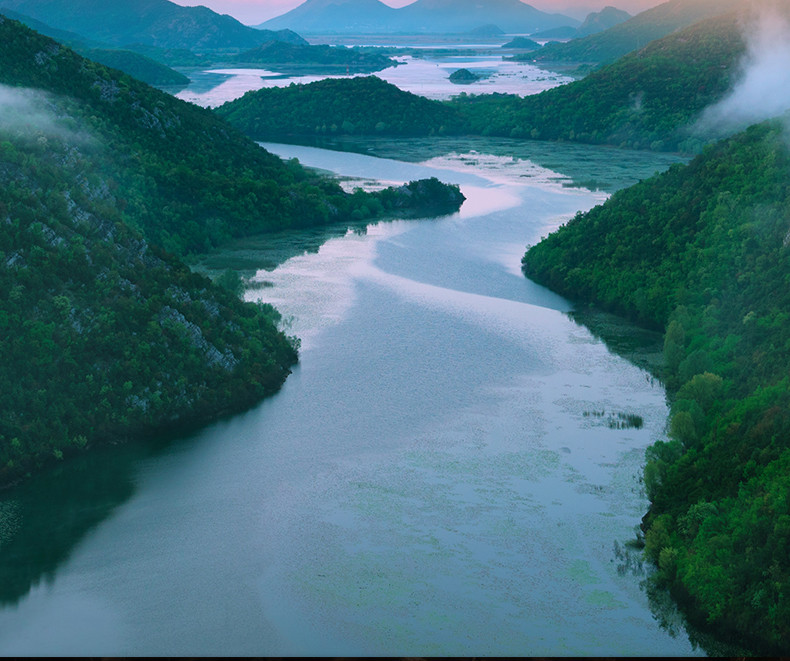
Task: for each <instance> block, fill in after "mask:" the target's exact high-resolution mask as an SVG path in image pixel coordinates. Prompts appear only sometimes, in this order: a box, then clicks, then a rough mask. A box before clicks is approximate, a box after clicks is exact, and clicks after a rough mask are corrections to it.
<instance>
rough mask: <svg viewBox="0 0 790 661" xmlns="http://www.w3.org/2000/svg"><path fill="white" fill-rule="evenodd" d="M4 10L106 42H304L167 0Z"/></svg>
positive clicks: (97, 0)
mask: <svg viewBox="0 0 790 661" xmlns="http://www.w3.org/2000/svg"><path fill="white" fill-rule="evenodd" d="M4 8H5V9H11V10H13V11H17V12H20V13H22V14H25V15H26V16H29V17H31V18H33V19H36V20H38V21H42V22H44V23H46V24H47V25H53V26H57V28H58V29H59V30H65V31H69V32H76V33H77V34H79V35H82V36H83V37H85V38H86V39H89V40H94V41H100V42H102V43H104V44H109V45H111V46H125V45H127V44H132V43H138V44H145V45H149V46H158V47H160V48H186V49H189V50H195V51H198V52H205V51H210V50H239V49H247V48H254V47H255V46H259V45H260V44H262V43H264V42H266V41H286V42H290V43H307V42H305V41H304V40H303V39H302V38H301V37H299V35H296V34H294V33H292V32H286V33H272V32H264V33H262V32H261V31H260V30H255V29H254V28H251V27H248V26H246V25H242V24H241V23H239V21H237V20H236V19H235V18H232V17H231V16H227V15H224V14H223V15H220V14H217V13H216V12H213V11H211V10H210V9H207V8H206V7H182V6H181V5H177V4H175V3H173V2H169V0H112V1H111V2H108V1H107V0H0V9H4Z"/></svg>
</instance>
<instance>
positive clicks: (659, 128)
mask: <svg viewBox="0 0 790 661" xmlns="http://www.w3.org/2000/svg"><path fill="white" fill-rule="evenodd" d="M739 20H740V19H739V16H738V15H737V14H735V13H730V14H726V15H724V16H719V17H717V18H713V19H708V20H705V21H702V22H700V23H698V24H695V25H693V26H691V27H689V28H686V29H685V30H682V31H680V32H677V33H675V34H672V35H670V36H668V37H665V38H663V39H660V40H658V41H655V42H653V43H652V44H650V45H649V46H648V47H646V48H644V49H642V50H640V51H638V52H636V53H633V54H631V55H627V56H625V57H623V58H622V59H620V60H618V61H617V62H615V63H614V64H611V65H608V66H606V67H604V68H602V69H600V70H598V71H595V72H593V73H591V74H589V75H588V76H587V77H585V78H584V79H582V80H578V81H575V82H572V83H569V84H567V85H562V86H560V87H555V88H553V89H549V90H546V91H545V92H542V93H541V94H536V95H532V96H527V97H524V98H522V97H519V96H516V95H506V94H483V95H467V94H463V93H462V94H460V95H459V96H457V97H455V98H454V99H452V100H451V101H446V102H440V101H431V100H428V99H425V98H423V97H419V96H417V95H414V94H411V93H409V92H404V91H402V90H400V89H398V88H397V87H395V86H394V85H390V84H388V83H385V82H384V81H381V80H379V79H377V78H375V77H367V78H354V79H343V80H323V81H318V82H315V83H310V84H307V85H295V84H294V85H291V86H289V87H285V88H278V89H263V90H258V91H255V92H248V93H247V94H246V95H245V96H244V97H242V98H240V99H237V100H235V101H231V102H229V103H227V104H225V105H224V106H222V107H221V108H218V109H217V112H218V113H219V114H220V115H222V116H224V117H225V118H227V120H228V121H229V122H230V123H231V124H233V125H235V126H236V127H238V128H239V129H240V130H242V131H244V132H245V133H247V134H248V135H250V136H252V137H254V138H256V139H262V140H271V139H280V140H287V139H292V138H294V137H299V136H323V135H335V134H357V135H389V136H420V135H460V134H465V135H483V136H497V137H510V138H519V139H523V138H525V139H540V140H566V141H572V142H583V143H592V144H607V145H614V146H619V147H629V148H635V149H652V150H655V151H685V152H688V153H695V152H698V151H699V150H700V149H701V147H702V145H703V144H704V143H705V141H706V139H707V136H705V135H703V134H699V133H695V132H692V131H691V130H690V129H691V126H692V125H693V124H694V122H695V120H696V119H697V118H698V117H699V115H700V113H701V112H702V111H703V110H704V109H705V108H706V107H708V106H709V105H711V104H713V103H715V102H717V101H719V100H720V99H722V98H723V97H724V95H725V94H726V93H727V91H728V90H729V89H731V88H732V85H733V83H734V82H735V79H736V76H737V73H738V70H739V69H738V63H739V62H740V60H741V58H742V56H743V54H744V52H745V48H746V47H745V44H744V41H743V37H742V34H741V28H740V23H739Z"/></svg>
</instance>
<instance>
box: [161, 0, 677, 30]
mask: <svg viewBox="0 0 790 661" xmlns="http://www.w3.org/2000/svg"><path fill="white" fill-rule="evenodd" d="M173 1H174V2H175V3H176V4H179V5H185V6H190V7H192V6H195V5H204V6H206V7H209V8H210V9H213V10H214V11H216V12H219V13H220V14H230V15H231V16H233V17H235V18H237V19H238V20H240V21H241V22H242V23H246V24H247V25H257V24H258V23H263V21H267V20H269V19H270V18H274V17H275V16H279V15H280V14H284V13H285V12H287V11H290V10H291V9H293V8H294V7H298V6H299V5H300V4H302V2H303V1H304V0H173ZM382 1H383V2H384V3H385V4H387V5H389V6H390V7H403V6H404V5H408V4H411V3H412V2H414V0H382ZM663 1H664V0H534V1H531V2H528V3H527V4H530V5H532V6H533V7H536V8H537V9H540V10H541V11H548V12H559V13H563V14H567V15H568V16H574V17H576V18H583V17H584V16H585V15H586V14H587V13H588V12H591V11H598V10H600V9H602V8H603V7H605V6H607V5H612V6H614V7H617V8H618V9H625V10H626V11H628V12H630V13H632V14H637V13H639V12H640V11H644V10H645V9H649V8H650V7H654V6H655V5H657V4H660V3H661V2H663Z"/></svg>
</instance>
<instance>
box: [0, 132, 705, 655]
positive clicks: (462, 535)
mask: <svg viewBox="0 0 790 661" xmlns="http://www.w3.org/2000/svg"><path fill="white" fill-rule="evenodd" d="M269 147H270V148H271V149H272V150H274V151H276V152H278V153H281V154H282V155H283V156H286V157H292V156H297V157H298V158H300V160H302V161H303V162H305V163H307V164H310V165H314V166H316V167H321V168H324V169H332V170H335V171H337V172H339V173H342V174H344V175H347V176H349V177H351V178H356V181H355V180H351V181H349V183H348V185H349V186H353V185H355V184H357V183H359V184H365V183H366V182H367V183H369V182H370V181H375V180H388V181H405V180H408V179H411V178H415V177H416V176H430V175H433V174H438V175H440V176H441V178H442V179H444V180H446V181H455V182H458V183H460V184H461V185H462V187H463V191H464V192H465V194H466V195H467V197H468V201H467V203H466V204H465V205H464V207H463V209H462V210H461V212H460V213H458V214H455V215H453V216H448V217H444V218H439V219H425V220H409V221H404V220H400V221H395V222H382V223H378V224H375V225H372V226H370V227H368V228H367V230H366V231H356V232H351V231H349V232H347V233H342V232H341V233H339V234H337V235H336V236H335V237H334V238H330V239H329V240H327V241H326V242H325V243H323V244H322V245H320V248H319V247H317V244H321V240H319V241H316V239H315V236H312V237H308V236H307V235H305V239H304V248H303V249H301V248H300V245H301V244H300V239H299V237H298V236H297V235H283V236H280V237H275V238H272V239H266V240H260V241H258V242H254V245H253V242H250V244H249V245H247V246H236V248H235V251H234V250H228V251H226V252H225V253H224V254H221V255H216V256H215V266H216V267H217V268H222V261H223V259H225V260H227V261H228V262H232V261H233V260H237V259H239V258H240V256H241V257H242V258H243V259H244V261H245V264H246V265H247V269H248V270H247V272H248V273H249V274H251V275H252V279H253V283H252V285H253V287H252V288H251V289H250V290H249V291H248V293H247V298H249V299H259V298H260V299H263V300H266V301H270V302H273V303H275V304H276V305H277V306H278V307H279V308H280V309H281V311H282V312H283V314H284V315H285V316H286V318H287V321H288V332H289V333H294V334H297V335H298V336H300V337H301V338H302V340H303V345H302V347H303V350H302V354H301V363H300V366H299V367H298V368H297V369H296V370H295V372H294V374H293V375H292V376H291V377H290V378H289V379H288V381H287V382H286V384H285V386H284V388H283V389H282V391H281V392H280V393H279V394H278V395H276V396H275V397H273V398H271V399H269V400H267V401H265V402H264V403H262V404H261V405H260V406H258V407H257V408H255V409H254V410H251V411H250V412H248V413H246V414H244V415H240V416H237V417H234V418H232V419H230V420H226V421H223V422H220V423H218V424H215V425H213V426H211V427H209V428H207V429H205V430H203V431H201V432H199V433H196V434H193V435H191V436H189V437H186V438H181V439H177V440H175V441H171V442H167V443H165V442H156V440H154V441H152V442H151V443H150V444H136V445H132V446H126V447H121V448H111V449H109V450H107V451H105V452H99V453H96V454H94V455H91V456H90V457H89V458H86V459H84V460H83V461H81V462H74V463H73V464H69V465H67V466H65V467H63V468H62V469H61V470H60V471H58V472H57V473H55V474H50V475H46V476H43V477H42V478H41V479H38V480H35V481H33V482H31V483H28V484H27V485H25V486H24V487H23V488H22V489H19V490H18V491H15V492H13V493H11V494H7V495H6V496H5V497H4V499H3V500H2V501H0V567H2V568H4V569H0V601H2V604H3V607H2V610H0V654H3V655H19V654H23V655H24V654H36V655H39V654H42V655H48V654H55V655H108V656H123V655H223V654H228V655H274V656H278V655H297V654H298V655H333V656H339V655H406V656H412V655H415V656H416V655H458V656H468V655H529V656H541V655H595V656H607V655H689V654H695V653H697V654H699V653H701V652H700V650H698V649H697V650H695V649H694V647H693V646H692V645H691V644H690V642H689V639H688V636H687V635H686V634H685V633H684V631H683V630H682V629H679V630H678V629H676V630H674V631H673V633H672V634H671V633H669V632H668V630H667V629H665V628H661V627H660V626H659V625H658V623H657V621H656V619H655V618H654V616H653V614H652V613H651V609H650V603H649V600H648V598H647V596H646V595H645V593H644V591H643V590H642V588H641V587H640V582H641V581H642V580H643V579H644V574H643V571H642V570H641V568H640V565H639V562H638V558H635V557H633V556H627V555H624V554H623V552H622V550H623V549H624V548H625V542H627V541H628V540H630V539H633V538H634V531H635V528H636V526H637V525H638V523H639V520H640V517H641V516H642V514H643V513H644V511H645V509H646V506H647V503H646V500H645V498H644V495H643V492H642V489H641V485H640V482H639V475H640V467H641V465H642V462H643V454H644V449H645V447H646V446H647V445H648V444H649V443H651V442H652V441H653V440H655V439H657V438H661V437H662V435H663V434H664V425H665V422H666V415H667V408H666V403H665V398H664V392H663V389H662V388H661V387H660V385H659V384H658V383H656V382H655V381H654V380H653V379H652V378H651V377H650V375H649V374H648V373H647V372H645V371H643V370H642V369H640V368H638V367H635V366H634V365H633V364H632V363H629V362H628V361H626V360H624V359H623V358H620V357H618V356H616V355H614V354H613V353H611V352H610V351H609V350H608V349H607V347H606V346H605V345H604V344H603V343H602V342H601V341H600V340H598V339H596V338H595V337H594V336H593V335H592V334H591V333H590V332H589V331H588V330H587V329H586V328H585V327H583V326H580V325H578V324H576V323H575V322H573V321H572V320H571V319H570V318H569V317H568V315H567V314H566V313H567V312H568V311H569V310H570V309H571V306H570V304H569V303H568V302H567V301H565V300H563V299H562V298H560V297H558V296H555V295H553V294H552V293H550V292H548V291H547V290H545V289H543V288H541V287H538V286H536V285H534V284H533V283H531V282H529V281H528V280H526V279H525V278H523V276H522V275H521V273H520V268H519V267H520V259H521V256H522V254H523V251H524V247H525V245H526V244H528V243H533V242H535V241H537V240H538V239H539V238H540V237H541V236H542V235H545V234H546V233H547V232H548V231H549V230H550V229H551V228H553V227H556V226H557V225H558V224H559V223H561V222H563V221H564V220H566V219H567V218H569V217H570V216H572V215H573V214H574V213H575V212H576V211H577V210H579V209H587V208H589V207H590V206H592V205H594V204H596V203H598V202H600V201H602V200H603V199H604V197H605V195H604V194H603V193H592V192H590V191H588V190H583V189H576V188H568V187H567V186H563V183H565V184H567V183H568V181H567V179H566V178H565V177H563V176H562V175H560V174H558V173H556V172H552V171H550V170H547V169H545V168H543V167H541V166H539V165H536V164H535V163H533V162H531V161H526V160H521V159H513V158H508V157H506V156H502V155H496V154H486V153H481V152H468V151H465V150H463V149H460V150H458V151H455V152H453V151H450V152H447V153H445V154H443V155H441V156H437V157H435V158H433V159H432V160H430V161H428V162H427V163H423V164H417V163H400V162H397V161H391V160H386V159H376V158H372V157H368V156H360V155H356V154H349V153H337V152H325V151H321V150H317V149H310V148H305V147H285V146H277V145H270V146H269ZM611 154H612V158H616V153H615V152H611ZM308 239H309V240H308ZM284 246H285V247H284ZM283 254H286V255H291V256H290V258H288V259H287V260H286V261H284V262H283V263H281V264H280V265H279V266H278V267H277V268H274V269H273V270H263V269H261V270H258V271H256V270H255V269H254V265H255V263H258V264H261V265H263V264H270V263H271V262H272V261H274V262H276V261H279V258H276V257H273V255H280V256H282V255H283ZM650 339H651V338H649V337H645V338H644V340H645V342H646V343H647V342H648V341H649V340H650ZM618 413H633V414H638V415H640V416H642V418H643V419H644V426H643V427H642V428H641V429H612V428H610V426H609V424H608V423H609V420H610V419H612V418H613V416H617V414H618ZM595 414H599V415H595Z"/></svg>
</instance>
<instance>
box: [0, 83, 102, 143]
mask: <svg viewBox="0 0 790 661" xmlns="http://www.w3.org/2000/svg"><path fill="white" fill-rule="evenodd" d="M59 105H61V104H57V103H56V102H55V101H54V100H53V98H52V97H50V96H49V95H48V94H47V93H46V92H43V91H41V90H36V89H29V88H21V87H9V86H7V85H2V84H0V136H4V137H14V138H18V139H23V140H25V139H28V140H37V139H42V138H46V139H58V140H63V141H65V142H68V143H70V144H74V143H81V144H84V143H85V142H86V141H88V138H87V136H86V135H85V134H84V133H83V132H82V130H81V129H80V128H79V127H78V125H77V124H76V122H75V120H74V119H72V118H71V117H69V116H68V113H67V112H66V111H65V110H64V109H63V108H62V107H60V108H59V107H58V106H59Z"/></svg>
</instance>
